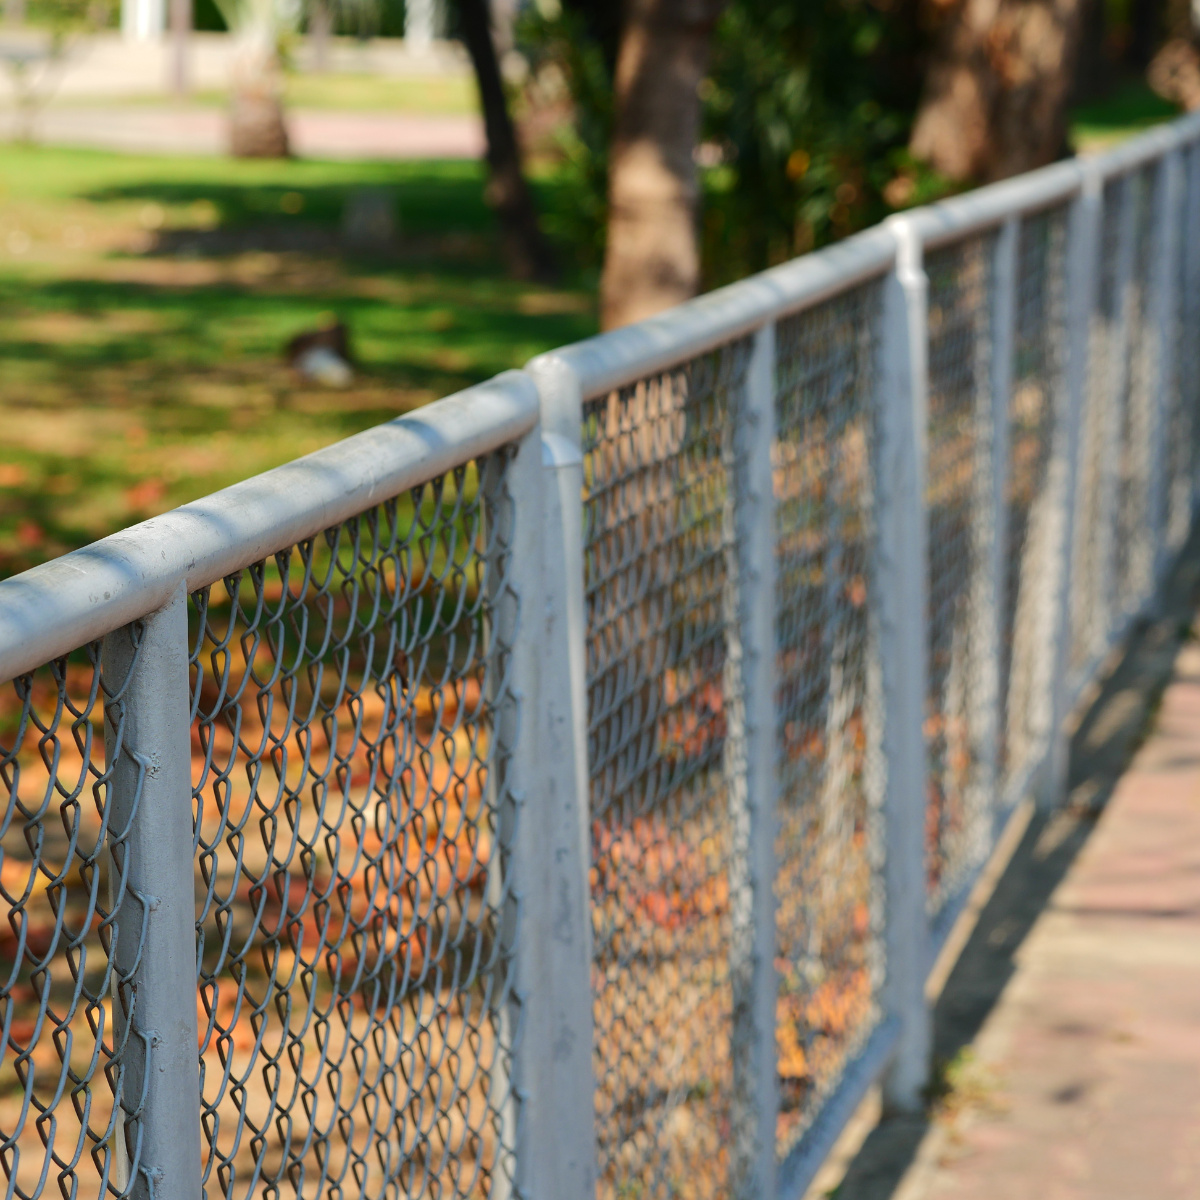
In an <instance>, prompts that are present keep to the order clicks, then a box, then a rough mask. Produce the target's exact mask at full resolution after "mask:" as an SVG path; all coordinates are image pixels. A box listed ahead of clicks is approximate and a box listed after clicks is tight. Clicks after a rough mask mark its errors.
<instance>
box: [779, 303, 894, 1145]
mask: <svg viewBox="0 0 1200 1200" xmlns="http://www.w3.org/2000/svg"><path fill="white" fill-rule="evenodd" d="M879 309H880V288H879V285H878V283H874V282H872V283H869V284H865V285H863V286H860V287H858V288H856V289H854V290H853V291H851V292H848V293H846V294H845V295H843V296H839V297H837V298H836V299H834V300H830V301H827V302H826V303H824V304H821V305H819V306H818V307H816V308H814V309H812V310H810V311H808V312H804V313H801V314H800V315H798V316H795V317H791V318H789V319H787V320H784V321H781V322H780V323H779V325H778V327H777V330H776V430H777V440H776V443H775V446H774V450H773V460H774V461H773V465H774V473H775V479H774V491H775V500H776V510H775V520H776V629H777V637H778V647H779V657H778V665H777V673H778V702H777V713H778V722H779V725H778V729H779V741H780V809H779V836H778V841H777V845H776V861H777V864H778V867H777V872H778V873H777V876H776V901H777V904H778V908H777V929H778V935H777V936H778V950H777V960H776V961H777V966H778V969H779V974H780V991H779V999H778V1002H777V1024H776V1041H777V1044H778V1048H779V1060H778V1069H779V1076H780V1114H779V1120H778V1130H777V1149H778V1152H779V1154H780V1156H781V1157H782V1156H784V1155H786V1154H787V1153H788V1151H789V1150H790V1149H791V1148H792V1146H794V1145H795V1143H796V1142H797V1140H798V1139H799V1138H800V1136H801V1135H802V1134H803V1133H804V1131H805V1130H806V1129H807V1128H808V1126H809V1125H810V1124H811V1123H812V1120H813V1118H814V1117H815V1116H816V1114H817V1112H818V1111H819V1109H820V1106H821V1105H822V1103H823V1102H824V1100H825V1099H826V1097H827V1096H828V1095H829V1093H830V1092H831V1090H832V1089H833V1088H834V1087H835V1086H836V1084H837V1082H838V1080H839V1078H840V1077H841V1072H842V1069H843V1067H844V1066H845V1064H846V1062H847V1059H848V1058H849V1057H850V1056H851V1055H852V1054H853V1053H854V1052H855V1050H856V1049H858V1048H859V1047H860V1046H861V1045H862V1043H863V1042H864V1041H865V1039H866V1037H867V1036H868V1034H869V1033H870V1031H871V1029H872V1028H873V1027H874V1025H875V1023H876V1021H877V1019H878V1015H879V1007H878V988H879V985H880V983H881V978H880V976H881V969H880V968H881V965H882V963H881V948H880V945H879V939H878V936H877V931H876V924H877V920H878V916H879V911H880V909H879V906H880V897H879V896H877V895H876V882H877V879H878V876H877V875H876V874H875V873H874V872H873V871H872V858H873V853H874V851H875V848H876V847H877V845H878V839H879V837H880V830H879V828H878V823H879V816H880V814H879V812H878V811H877V809H876V807H875V806H874V803H873V796H872V789H871V788H870V787H869V785H868V778H867V774H868V761H869V747H868V739H869V738H870V737H872V731H873V730H877V729H878V722H877V721H872V720H871V717H870V714H869V704H870V703H871V702H872V700H873V695H872V696H870V697H869V696H868V677H869V675H870V674H871V672H870V656H871V654H872V646H871V637H870V628H869V622H868V606H869V602H870V597H871V595H872V594H873V591H874V582H873V578H872V565H873V551H874V536H875V524H874V507H873V496H874V473H875V457H874V456H875V408H874V405H875V399H874V385H875V356H876V351H877V331H878V328H879Z"/></svg>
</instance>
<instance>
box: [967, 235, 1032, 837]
mask: <svg viewBox="0 0 1200 1200" xmlns="http://www.w3.org/2000/svg"><path fill="white" fill-rule="evenodd" d="M1020 233H1021V222H1020V219H1019V218H1017V217H1009V219H1008V220H1007V221H1005V222H1004V224H1003V225H1002V226H1001V228H1000V233H999V235H998V236H997V238H996V244H995V247H994V248H993V250H992V292H991V303H992V346H991V350H992V361H991V376H990V379H989V380H988V383H989V385H990V388H991V413H990V417H991V431H990V432H991V444H990V446H988V447H987V449H988V451H989V452H990V461H989V467H990V472H991V474H990V480H989V481H990V483H991V496H990V511H989V512H988V513H987V515H988V516H990V518H991V522H992V531H991V543H990V544H989V545H988V547H987V549H988V555H987V558H986V559H985V560H984V561H985V563H986V565H985V568H984V571H983V572H981V575H982V578H981V579H980V581H979V600H978V601H977V602H976V606H977V611H979V612H980V628H981V633H982V639H981V640H982V641H983V646H982V648H981V650H982V652H981V654H980V656H979V658H978V660H977V661H978V664H979V667H980V671H979V673H980V676H981V678H980V680H979V681H978V683H977V684H976V686H977V689H978V693H977V694H978V700H977V703H978V704H979V706H980V709H981V710H982V712H981V717H980V722H979V723H980V731H979V742H978V751H977V754H978V759H979V769H980V774H981V776H982V779H983V781H984V782H985V785H986V784H987V782H988V781H990V783H991V788H992V791H991V795H992V796H993V797H995V799H994V802H993V809H992V824H993V828H992V829H991V830H990V834H991V840H992V841H994V840H995V838H996V836H997V835H998V833H999V824H1000V822H1001V821H1002V820H1003V819H1004V816H1005V815H1006V809H1007V807H1008V803H1009V802H1010V801H1011V800H1012V797H1009V796H1007V795H1006V794H1005V792H1004V783H1005V779H1004V762H1003V761H1002V759H1001V755H1000V746H1001V743H1002V741H1003V739H1004V738H1005V736H1006V732H1007V731H1006V730H1005V729H1004V728H1003V722H1004V720H1005V717H1006V715H1007V712H1008V708H1007V704H1006V699H1007V698H1006V696H1005V694H1004V689H1005V688H1006V687H1007V680H1006V679H1005V677H1004V672H1003V669H1002V668H1003V662H1004V657H1005V654H1006V647H1005V644H1004V642H1005V629H1004V613H1005V609H1006V607H1007V604H1008V568H1009V562H1008V457H1009V444H1010V440H1009V415H1010V409H1011V406H1012V381H1013V356H1014V354H1015V351H1016V326H1017V243H1018V241H1019V239H1020Z"/></svg>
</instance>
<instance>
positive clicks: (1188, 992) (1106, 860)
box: [894, 642, 1200, 1200]
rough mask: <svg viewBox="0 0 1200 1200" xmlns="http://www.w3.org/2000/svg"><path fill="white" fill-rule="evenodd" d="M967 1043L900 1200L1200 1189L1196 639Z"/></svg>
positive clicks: (1194, 1193)
mask: <svg viewBox="0 0 1200 1200" xmlns="http://www.w3.org/2000/svg"><path fill="white" fill-rule="evenodd" d="M1053 828H1054V827H1053V824H1051V825H1050V826H1049V827H1048V828H1047V830H1046V831H1045V833H1044V834H1043V835H1042V836H1043V838H1046V837H1050V838H1052V836H1053ZM973 1054H974V1058H973V1060H972V1061H971V1062H970V1063H969V1065H967V1066H966V1067H965V1068H963V1071H962V1080H963V1082H962V1103H963V1107H962V1111H961V1113H960V1114H959V1115H958V1116H957V1117H952V1118H951V1119H950V1120H948V1121H943V1122H941V1123H940V1124H939V1123H935V1126H934V1129H933V1132H932V1133H931V1134H930V1135H929V1136H927V1137H926V1139H925V1143H924V1145H923V1146H922V1148H921V1151H920V1152H919V1154H918V1156H917V1160H916V1161H915V1162H914V1163H913V1165H912V1167H911V1168H910V1169H909V1171H908V1172H907V1174H906V1177H905V1179H904V1181H903V1182H902V1183H901V1185H900V1187H899V1189H898V1190H897V1191H896V1192H895V1193H894V1195H895V1197H896V1200H948V1198H949V1197H954V1198H955V1200H1025V1198H1030V1200H1034V1198H1036V1200H1174V1198H1178V1200H1184V1198H1186V1200H1196V1198H1197V1197H1200V646H1198V645H1197V644H1196V643H1195V642H1188V643H1186V644H1185V645H1184V647H1183V649H1182V650H1181V652H1180V655H1179V657H1178V659H1177V661H1176V665H1175V671H1174V677H1173V679H1172V682H1171V684H1170V686H1169V687H1168V689H1167V691H1166V694H1165V696H1164V698H1163V703H1162V706H1161V709H1160V711H1159V713H1158V715H1157V717H1156V719H1155V723H1154V726H1153V731H1152V733H1151V735H1150V737H1149V738H1148V740H1147V742H1146V744H1145V745H1144V746H1143V747H1142V749H1141V750H1140V751H1139V753H1138V754H1137V756H1136V758H1135V759H1134V762H1133V763H1132V765H1131V766H1130V768H1129V770H1128V771H1127V772H1126V773H1125V774H1124V776H1123V777H1122V779H1121V781H1120V783H1119V784H1118V786H1117V789H1116V791H1115V793H1114V795H1113V797H1112V799H1111V801H1110V803H1109V804H1108V806H1107V808H1106V809H1105V810H1104V813H1103V815H1102V816H1101V817H1100V820H1099V822H1098V825H1097V828H1096V830H1095V832H1094V833H1093V835H1092V836H1091V838H1089V839H1088V841H1087V843H1086V845H1085V846H1084V848H1083V850H1082V852H1081V853H1080V855H1079V857H1078V859H1077V860H1076V861H1075V863H1074V864H1073V865H1072V867H1071V869H1070V871H1069V872H1068V874H1067V876H1066V878H1065V879H1064V880H1063V882H1062V884H1061V885H1060V886H1059V888H1058V889H1057V890H1056V892H1055V893H1054V896H1053V899H1052V902H1051V904H1050V906H1049V908H1048V909H1047V911H1046V912H1045V913H1043V915H1042V916H1041V917H1040V918H1039V919H1038V921H1037V924H1036V925H1035V926H1034V928H1033V930H1032V932H1031V934H1030V936H1029V938H1028V939H1027V940H1026V942H1025V944H1024V945H1023V946H1022V948H1021V949H1020V951H1019V953H1018V956H1017V972H1016V974H1015V976H1014V977H1013V979H1012V980H1011V981H1010V983H1009V985H1008V987H1007V988H1006V989H1005V992H1004V994H1003V996H1002V998H1001V1000H1000V1002H999V1004H998V1005H997V1006H996V1008H995V1010H994V1011H993V1012H992V1014H991V1015H990V1017H989V1018H988V1020H987V1023H986V1024H985V1025H984V1028H983V1030H982V1032H981V1034H980V1036H979V1037H978V1038H977V1040H976V1042H975V1046H974V1048H973Z"/></svg>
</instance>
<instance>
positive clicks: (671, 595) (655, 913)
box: [583, 341, 750, 1200]
mask: <svg viewBox="0 0 1200 1200" xmlns="http://www.w3.org/2000/svg"><path fill="white" fill-rule="evenodd" d="M749 353H750V345H749V342H748V341H740V342H737V343H734V344H732V345H729V346H726V347H724V348H722V349H720V350H717V351H714V352H713V353H711V354H706V355H703V356H702V357H700V358H697V359H694V360H692V361H691V362H689V363H686V364H684V365H682V366H680V367H679V368H677V369H673V370H671V371H669V372H667V373H665V374H663V375H660V376H655V377H653V378H651V379H646V380H643V381H641V382H638V383H636V384H633V385H630V386H629V387H625V388H622V389H620V390H619V391H615V392H612V393H610V394H608V395H606V396H602V397H600V398H598V399H595V400H591V401H588V402H587V403H586V404H585V405H584V411H583V453H584V588H585V595H586V602H587V679H588V759H589V766H590V773H591V798H590V804H591V822H592V867H591V887H592V925H593V936H594V962H593V1015H594V1028H595V1071H596V1140H597V1149H598V1174H599V1187H598V1195H600V1196H601V1197H604V1198H606V1200H607V1198H609V1197H612V1198H616V1197H625V1196H640V1197H646V1198H647V1200H649V1198H650V1197H697V1198H698V1197H710V1196H711V1197H716V1196H723V1195H725V1194H726V1185H727V1179H728V1175H729V1171H730V1151H729V1146H728V1144H727V1141H728V1135H729V1130H730V1107H731V1089H732V1065H731V1037H732V985H731V980H730V953H731V934H730V915H729V908H730V905H729V871H730V862H729V859H730V849H731V847H730V837H731V830H730V821H729V816H728V811H727V809H728V796H727V791H726V787H725V780H724V773H723V759H724V748H725V726H726V718H725V713H724V702H725V683H724V673H725V668H726V621H727V608H726V605H727V597H726V587H727V580H728V563H727V557H728V555H729V554H730V552H731V545H730V542H731V536H730V535H731V523H730V522H731V517H730V512H729V502H730V496H729V483H728V480H729V473H728V467H729V461H730V456H731V453H732V430H731V420H732V419H733V416H734V412H735V408H734V405H735V400H734V397H735V395H736V393H738V391H739V390H740V389H741V387H742V385H743V380H744V376H745V372H746V367H747V363H748V361H749Z"/></svg>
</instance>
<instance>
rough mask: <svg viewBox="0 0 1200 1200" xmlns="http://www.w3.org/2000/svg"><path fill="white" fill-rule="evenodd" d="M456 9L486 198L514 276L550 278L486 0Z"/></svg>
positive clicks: (549, 255) (463, 0) (551, 265)
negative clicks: (473, 92) (472, 86)
mask: <svg viewBox="0 0 1200 1200" xmlns="http://www.w3.org/2000/svg"><path fill="white" fill-rule="evenodd" d="M459 15H460V17H461V19H462V36H463V41H464V42H465V43H466V46H467V52H468V53H469V54H470V56H471V62H472V64H473V65H474V67H475V79H476V82H477V83H478V85H479V102H480V106H481V107H482V108H483V124H484V129H485V131H486V133H487V165H488V185H487V200H488V203H489V204H490V205H491V207H492V208H493V209H494V210H495V213H496V216H497V218H498V219H499V221H500V233H501V237H502V238H503V242H504V255H505V258H506V259H507V261H508V267H509V270H510V271H511V272H512V274H513V275H515V276H516V277H517V278H518V279H540V280H544V281H547V282H549V281H552V280H554V279H555V278H557V275H558V271H557V268H556V266H555V262H554V254H553V252H552V251H551V249H550V244H549V243H548V242H547V241H546V239H545V238H544V237H543V236H542V231H541V229H540V228H539V227H538V219H537V209H536V208H535V207H534V204H533V196H532V194H531V193H530V191H529V186H528V185H527V184H526V182H525V176H524V174H523V173H522V171H521V150H520V147H519V146H518V144H517V133H516V130H515V129H514V127H513V122H512V117H511V116H510V115H509V111H508V101H507V99H506V97H505V95H504V82H503V80H502V79H501V78H500V63H499V60H498V59H497V57H496V45H495V43H494V42H493V40H492V23H491V12H490V8H489V5H488V0H459Z"/></svg>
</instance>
